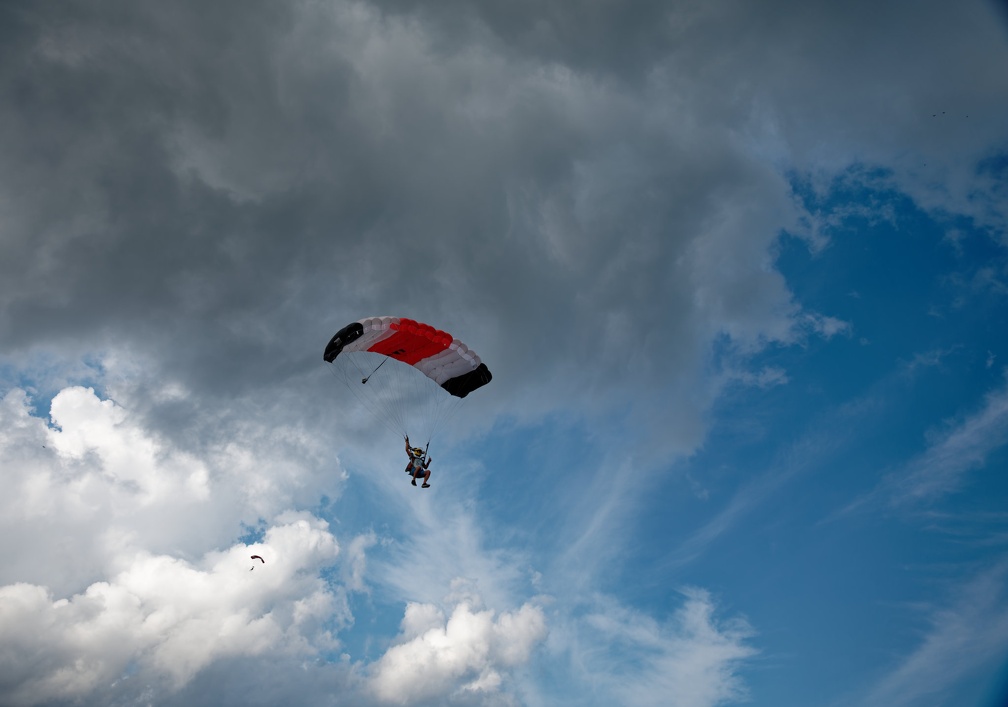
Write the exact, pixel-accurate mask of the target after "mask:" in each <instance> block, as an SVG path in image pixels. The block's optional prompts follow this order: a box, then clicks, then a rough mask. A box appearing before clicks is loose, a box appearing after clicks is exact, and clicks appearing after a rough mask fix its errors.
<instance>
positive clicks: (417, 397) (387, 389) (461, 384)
mask: <svg viewBox="0 0 1008 707" xmlns="http://www.w3.org/2000/svg"><path fill="white" fill-rule="evenodd" d="M322 358H323V359H324V360H325V361H326V362H327V363H329V364H331V365H332V370H333V373H334V374H335V375H336V377H337V378H339V379H340V380H341V381H342V382H343V384H344V385H346V387H347V388H348V389H349V390H350V392H352V393H353V394H354V396H356V397H357V399H358V400H359V401H360V402H361V403H362V404H363V405H364V407H366V408H368V409H369V410H370V411H371V412H372V413H373V414H374V415H375V416H376V418H377V419H379V420H380V421H381V422H382V423H384V424H385V425H386V426H388V428H389V429H391V430H393V431H395V432H397V433H398V434H399V435H402V436H412V437H413V438H414V439H416V440H420V439H424V438H425V439H426V440H427V441H429V440H430V438H431V437H432V436H433V435H434V433H435V431H436V430H437V429H438V427H439V426H440V425H441V424H442V423H444V422H445V421H446V420H447V419H448V418H449V417H451V416H452V415H453V414H454V413H455V412H456V411H457V409H458V407H459V405H460V404H461V402H462V399H463V398H465V397H466V396H467V395H469V393H471V392H473V391H474V390H476V389H477V388H481V387H483V386H484V385H486V384H487V383H489V382H490V380H491V378H492V376H491V375H490V370H489V369H488V368H487V367H486V364H484V363H483V362H482V361H481V360H480V357H479V356H478V355H476V352H475V351H473V350H472V349H470V348H469V347H468V346H466V345H465V344H464V343H462V342H461V341H459V340H458V339H456V338H455V337H454V336H453V335H451V334H449V333H448V332H446V331H441V330H440V329H436V328H434V327H432V326H431V325H430V324H424V323H422V322H418V321H415V320H413V319H406V318H403V317H365V318H364V319H360V320H358V321H356V322H351V323H350V324H348V325H347V326H345V327H343V328H342V329H340V330H339V331H338V332H336V334H335V335H334V336H333V337H332V339H330V340H329V344H328V345H327V346H326V347H325V352H324V353H323V355H322ZM386 364H388V365H386Z"/></svg>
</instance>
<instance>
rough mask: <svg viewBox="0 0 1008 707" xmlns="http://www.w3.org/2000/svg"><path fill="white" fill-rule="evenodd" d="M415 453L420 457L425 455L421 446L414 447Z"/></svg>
mask: <svg viewBox="0 0 1008 707" xmlns="http://www.w3.org/2000/svg"><path fill="white" fill-rule="evenodd" d="M413 454H414V455H416V456H418V457H422V456H423V450H422V449H420V447H413Z"/></svg>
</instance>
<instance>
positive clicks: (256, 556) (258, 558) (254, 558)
mask: <svg viewBox="0 0 1008 707" xmlns="http://www.w3.org/2000/svg"><path fill="white" fill-rule="evenodd" d="M252 559H253V560H259V561H260V562H262V563H263V564H264V565H265V564H266V560H264V559H263V558H261V557H259V555H252Z"/></svg>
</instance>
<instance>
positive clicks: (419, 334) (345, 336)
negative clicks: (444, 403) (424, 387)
mask: <svg viewBox="0 0 1008 707" xmlns="http://www.w3.org/2000/svg"><path fill="white" fill-rule="evenodd" d="M344 351H347V352H350V351H370V352H372V353H376V354H384V355H385V356H389V357H391V358H394V359H396V360H397V361H402V362H403V363H405V364H408V365H410V366H413V367H414V368H416V369H417V370H418V371H420V372H421V373H423V374H424V375H425V376H427V377H428V378H430V379H431V380H433V381H434V382H435V383H437V384H438V385H439V386H441V387H442V388H444V389H445V390H446V391H448V392H449V393H451V394H452V395H454V396H455V397H457V398H464V397H465V396H467V395H469V393H471V392H473V391H474V390H476V389H477V388H479V387H481V386H484V385H486V384H487V383H489V382H490V379H491V378H492V377H493V376H491V375H490V369H488V368H487V367H486V364H485V363H483V362H482V361H480V357H479V356H477V355H476V353H475V352H474V351H471V350H470V349H469V347H468V346H466V345H465V344H463V343H462V342H461V341H459V340H458V339H456V338H454V337H453V336H452V335H451V334H449V333H448V332H445V331H441V330H439V329H435V328H434V327H432V326H431V325H429V324H422V323H420V322H416V321H413V320H412V319H400V318H399V317H369V318H367V319H361V320H360V321H356V322H352V323H351V324H347V325H346V326H345V327H343V328H342V329H340V330H339V331H338V332H336V335H335V336H333V338H332V339H330V340H329V344H328V345H327V346H326V349H325V354H323V356H322V358H324V359H325V360H326V361H327V362H329V363H332V362H333V361H334V360H335V359H336V357H337V356H339V355H340V354H341V353H343V352H344Z"/></svg>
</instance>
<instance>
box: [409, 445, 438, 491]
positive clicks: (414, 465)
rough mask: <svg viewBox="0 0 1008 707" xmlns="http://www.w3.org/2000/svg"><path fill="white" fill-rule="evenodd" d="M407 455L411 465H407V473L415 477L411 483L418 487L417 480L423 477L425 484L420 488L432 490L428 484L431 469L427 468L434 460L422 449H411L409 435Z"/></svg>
mask: <svg viewBox="0 0 1008 707" xmlns="http://www.w3.org/2000/svg"><path fill="white" fill-rule="evenodd" d="M406 454H407V455H408V456H409V463H408V464H406V473H407V474H410V475H411V476H412V477H413V481H412V482H411V483H412V484H413V485H414V486H416V480H417V478H418V477H421V476H422V477H423V484H422V485H421V486H420V488H425V489H426V488H430V484H429V483H427V482H428V481H430V469H428V468H427V467H429V466H430V463H431V461H433V460H432V459H431V458H430V457H427V453H426V452H424V450H422V449H420V447H410V443H409V435H406ZM425 457H426V458H425Z"/></svg>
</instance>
